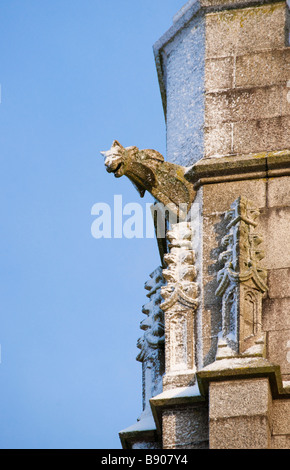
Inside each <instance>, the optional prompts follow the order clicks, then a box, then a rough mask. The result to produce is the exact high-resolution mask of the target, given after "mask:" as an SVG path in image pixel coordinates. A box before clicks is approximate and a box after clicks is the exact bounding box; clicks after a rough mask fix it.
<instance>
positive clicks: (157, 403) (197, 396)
mask: <svg viewBox="0 0 290 470" xmlns="http://www.w3.org/2000/svg"><path fill="white" fill-rule="evenodd" d="M204 401H205V398H204V396H202V395H201V393H200V390H199V386H198V384H197V383H196V384H195V385H193V386H191V387H178V388H175V389H171V390H167V391H165V392H163V393H161V394H160V395H157V396H156V397H153V398H151V400H150V405H151V410H152V414H153V417H154V420H155V424H156V428H157V432H158V434H162V411H163V410H164V409H166V408H170V407H173V406H184V405H193V404H197V403H199V402H204Z"/></svg>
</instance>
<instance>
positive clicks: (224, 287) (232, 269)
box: [216, 197, 267, 352]
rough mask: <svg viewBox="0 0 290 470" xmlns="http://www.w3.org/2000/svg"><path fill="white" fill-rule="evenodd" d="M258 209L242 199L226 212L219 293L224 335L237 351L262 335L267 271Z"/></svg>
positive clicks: (241, 350) (248, 345) (249, 345)
mask: <svg viewBox="0 0 290 470" xmlns="http://www.w3.org/2000/svg"><path fill="white" fill-rule="evenodd" d="M259 214H260V212H259V210H258V209H257V208H256V207H255V206H254V205H253V203H252V202H251V201H249V200H247V199H246V198H244V197H239V198H238V199H237V200H236V201H235V202H234V203H233V204H232V206H231V209H230V210H229V211H228V212H227V213H226V215H225V218H226V220H227V221H228V225H227V229H228V233H227V234H226V236H225V237H224V238H223V240H222V247H223V248H224V251H223V252H222V253H221V254H220V257H219V260H220V261H221V262H222V263H223V264H224V266H223V268H222V269H221V270H220V271H219V272H218V275H217V280H218V284H219V285H218V288H217V290H216V294H217V295H219V296H221V297H222V321H223V325H222V335H223V338H224V339H227V342H228V344H229V345H230V347H231V348H232V349H233V350H234V351H236V352H244V351H245V350H246V349H247V348H249V347H251V346H252V345H253V344H254V342H255V340H257V337H258V336H259V335H261V316H262V296H263V294H264V293H265V292H266V290H267V285H266V277H267V272H266V270H265V269H263V268H262V267H261V266H260V261H261V260H262V259H263V257H264V253H263V251H262V250H261V248H260V245H261V243H262V238H261V237H260V236H259V235H258V234H257V233H256V231H255V230H256V227H257V224H258V222H257V220H258V217H259Z"/></svg>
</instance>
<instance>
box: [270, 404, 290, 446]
mask: <svg viewBox="0 0 290 470" xmlns="http://www.w3.org/2000/svg"><path fill="white" fill-rule="evenodd" d="M289 417H290V400H274V401H273V418H272V419H273V421H272V425H273V428H272V434H273V436H277V435H279V434H280V435H288V439H287V440H288V445H289V444H290V441H289V438H290V419H289Z"/></svg>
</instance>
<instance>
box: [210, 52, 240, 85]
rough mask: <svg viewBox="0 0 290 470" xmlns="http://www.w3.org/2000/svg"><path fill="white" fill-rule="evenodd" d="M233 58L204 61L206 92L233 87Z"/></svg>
mask: <svg viewBox="0 0 290 470" xmlns="http://www.w3.org/2000/svg"><path fill="white" fill-rule="evenodd" d="M233 79H234V58H233V57H221V58H218V59H210V60H206V61H205V90H206V92H210V91H217V90H223V89H227V88H232V87H233Z"/></svg>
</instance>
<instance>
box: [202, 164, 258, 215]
mask: <svg viewBox="0 0 290 470" xmlns="http://www.w3.org/2000/svg"><path fill="white" fill-rule="evenodd" d="M233 158H234V157H233ZM239 196H244V197H246V198H247V199H249V200H251V201H252V202H253V203H254V204H255V206H256V207H258V208H259V209H261V208H263V207H265V206H266V181H265V180H263V179H257V180H255V179H254V180H244V181H231V182H225V183H220V184H206V185H205V186H204V188H203V214H204V215H211V214H215V213H223V212H225V211H227V210H229V209H230V206H231V204H232V203H233V202H234V201H235V200H236V199H237V198H238V197H239ZM220 220H222V217H221V216H220Z"/></svg>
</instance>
